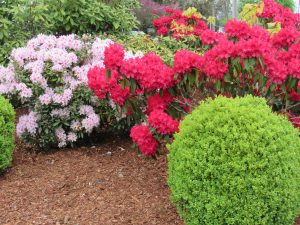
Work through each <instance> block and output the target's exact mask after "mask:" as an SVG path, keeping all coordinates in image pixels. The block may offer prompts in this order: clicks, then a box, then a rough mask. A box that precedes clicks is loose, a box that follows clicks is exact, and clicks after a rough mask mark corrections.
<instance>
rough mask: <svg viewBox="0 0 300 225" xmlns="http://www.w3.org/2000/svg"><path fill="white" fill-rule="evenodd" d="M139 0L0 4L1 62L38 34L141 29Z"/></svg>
mask: <svg viewBox="0 0 300 225" xmlns="http://www.w3.org/2000/svg"><path fill="white" fill-rule="evenodd" d="M137 6H138V1H136V0H123V1H121V0H113V1H99V0H31V1H28V0H15V1H5V2H4V3H3V2H0V46H1V48H0V63H1V64H2V63H7V62H8V56H9V54H10V52H11V50H12V48H16V47H20V46H22V45H23V44H24V43H25V42H26V40H27V39H30V38H32V37H33V36H36V35H37V34H40V33H44V34H55V35H62V34H70V33H75V34H84V33H91V34H99V33H103V32H106V33H114V34H115V33H121V32H128V31H131V30H132V29H133V28H136V27H137V26H138V21H137V19H136V18H135V16H134V15H133V13H132V11H131V10H132V8H134V7H137Z"/></svg>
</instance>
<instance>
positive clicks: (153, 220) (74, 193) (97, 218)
mask: <svg viewBox="0 0 300 225" xmlns="http://www.w3.org/2000/svg"><path fill="white" fill-rule="evenodd" d="M131 145H132V142H131V141H130V140H129V139H127V138H118V139H116V138H106V139H105V140H104V141H103V143H101V144H100V145H98V146H92V147H80V148H77V149H67V150H61V151H57V152H52V153H35V152H34V149H32V147H30V146H26V145H24V144H22V143H20V142H18V143H17V148H16V149H15V153H14V161H13V166H12V167H11V168H10V169H9V170H8V171H7V172H6V173H4V174H2V175H1V176H0V205H1V207H0V224H13V225H17V224H183V223H182V222H181V220H180V218H179V217H178V215H177V213H176V209H175V207H174V206H173V205H172V204H171V203H170V201H169V189H168V186H167V183H166V152H163V154H162V155H161V156H159V157H158V160H149V159H146V158H144V157H143V156H139V155H138V154H137V152H136V151H135V150H134V149H132V147H131Z"/></svg>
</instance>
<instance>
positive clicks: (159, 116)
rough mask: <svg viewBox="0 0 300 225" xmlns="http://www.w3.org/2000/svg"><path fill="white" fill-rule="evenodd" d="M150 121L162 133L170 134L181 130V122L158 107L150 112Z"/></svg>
mask: <svg viewBox="0 0 300 225" xmlns="http://www.w3.org/2000/svg"><path fill="white" fill-rule="evenodd" d="M148 122H149V125H150V126H152V127H154V128H155V129H156V130H157V132H158V133H159V134H161V135H170V134H174V133H175V132H178V131H179V129H178V127H179V122H178V121H176V120H174V119H173V118H172V117H171V116H169V115H168V114H167V113H165V112H164V111H162V110H159V109H156V110H154V111H152V112H151V113H150V115H149V117H148Z"/></svg>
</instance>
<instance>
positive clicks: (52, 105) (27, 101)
mask: <svg viewBox="0 0 300 225" xmlns="http://www.w3.org/2000/svg"><path fill="white" fill-rule="evenodd" d="M111 43H113V42H112V41H111V40H109V39H107V40H100V39H96V40H94V41H91V42H90V40H85V39H80V38H78V37H77V36H75V35H69V36H60V37H55V36H46V35H38V36H37V37H36V38H33V39H31V40H29V41H28V43H27V45H26V47H24V48H17V49H14V50H13V52H12V54H11V60H10V64H9V65H8V67H6V68H5V67H0V94H4V95H7V96H8V97H11V98H13V97H14V96H17V97H18V98H19V99H20V101H21V102H22V104H23V105H26V106H28V107H29V113H28V114H27V115H23V116H21V117H20V119H19V122H18V124H17V135H18V136H19V137H22V138H24V139H25V140H27V141H32V142H36V143H37V144H38V146H40V147H55V146H58V147H64V146H67V145H72V144H73V143H75V142H76V141H77V140H78V139H81V138H83V137H85V136H86V135H88V134H90V133H91V132H92V131H93V130H95V129H96V128H98V127H99V125H100V123H102V125H103V124H105V123H106V122H107V121H106V119H108V118H107V117H113V116H117V115H115V114H114V111H113V108H112V107H110V106H109V104H108V102H106V100H103V101H98V100H97V98H95V97H94V95H93V94H92V92H91V91H90V90H89V89H88V88H87V86H88V76H87V74H88V71H89V69H90V68H91V67H93V66H99V67H103V66H104V50H105V47H106V46H108V45H109V44H111ZM132 56H133V54H132V53H130V52H126V57H128V58H130V57H132ZM110 90H111V91H112V93H113V99H115V100H116V101H117V102H118V103H120V104H121V102H122V101H123V100H122V99H121V98H120V97H119V92H120V90H119V89H117V88H113V87H112V86H111V89H110ZM107 114H111V115H107ZM101 119H103V121H100V120H101Z"/></svg>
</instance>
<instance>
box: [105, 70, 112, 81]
mask: <svg viewBox="0 0 300 225" xmlns="http://www.w3.org/2000/svg"><path fill="white" fill-rule="evenodd" d="M106 78H107V79H110V78H111V71H110V70H106Z"/></svg>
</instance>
